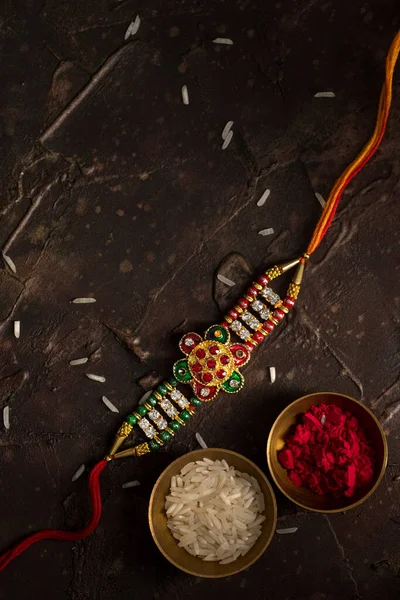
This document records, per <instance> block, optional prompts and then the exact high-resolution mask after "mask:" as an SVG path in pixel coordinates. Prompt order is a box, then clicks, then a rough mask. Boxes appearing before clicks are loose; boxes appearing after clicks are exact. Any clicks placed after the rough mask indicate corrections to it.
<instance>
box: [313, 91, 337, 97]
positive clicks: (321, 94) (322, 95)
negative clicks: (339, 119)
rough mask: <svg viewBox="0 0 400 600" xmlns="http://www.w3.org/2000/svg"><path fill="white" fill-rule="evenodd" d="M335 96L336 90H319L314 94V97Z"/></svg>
mask: <svg viewBox="0 0 400 600" xmlns="http://www.w3.org/2000/svg"><path fill="white" fill-rule="evenodd" d="M335 96H336V94H335V93H334V92H317V93H316V94H314V98H334V97H335Z"/></svg>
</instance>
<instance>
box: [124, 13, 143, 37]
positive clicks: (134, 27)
mask: <svg viewBox="0 0 400 600" xmlns="http://www.w3.org/2000/svg"><path fill="white" fill-rule="evenodd" d="M139 27H140V17H139V15H137V16H136V19H135V20H134V21H132V23H131V24H130V25H129V27H128V29H127V30H126V31H125V36H124V40H127V39H128V38H130V37H131V36H132V35H136V34H137V32H138V31H139Z"/></svg>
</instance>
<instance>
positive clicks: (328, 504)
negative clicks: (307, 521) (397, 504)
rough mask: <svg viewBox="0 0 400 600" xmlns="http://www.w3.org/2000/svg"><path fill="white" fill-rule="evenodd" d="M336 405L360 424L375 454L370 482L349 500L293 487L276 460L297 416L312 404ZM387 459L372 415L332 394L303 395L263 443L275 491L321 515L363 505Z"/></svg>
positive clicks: (286, 411)
mask: <svg viewBox="0 0 400 600" xmlns="http://www.w3.org/2000/svg"><path fill="white" fill-rule="evenodd" d="M321 403H324V404H336V405H337V406H340V408H342V409H343V410H348V411H349V412H351V413H352V414H353V415H354V416H355V417H357V419H358V420H359V422H360V425H361V427H362V428H363V429H364V431H365V433H366V434H367V436H368V438H369V440H370V441H371V443H372V444H373V446H374V448H375V451H376V467H375V474H374V477H373V479H372V481H371V482H370V483H369V484H367V485H366V486H364V487H361V488H359V489H358V490H356V492H355V494H354V496H353V497H352V498H331V497H327V496H319V495H318V494H314V493H313V492H311V491H310V490H307V489H305V488H302V487H296V486H295V485H294V484H293V483H292V482H291V481H290V479H289V477H288V475H287V471H286V469H285V468H284V467H282V465H281V464H280V462H279V460H278V452H279V451H280V450H282V448H283V446H284V445H285V441H284V440H285V438H286V437H287V435H288V433H289V431H290V429H291V428H292V427H293V426H294V425H296V424H297V423H298V422H299V418H300V416H301V415H302V414H303V413H304V412H306V411H307V410H308V409H309V408H310V407H311V406H312V405H313V404H321ZM387 459H388V448H387V442H386V437H385V434H384V432H383V429H382V427H381V425H380V423H379V421H378V420H377V418H376V417H375V416H374V415H373V414H372V412H371V411H370V410H369V409H368V408H366V407H365V406H364V405H363V404H361V402H358V401H357V400H354V398H350V396H345V395H343V394H336V393H334V392H318V393H316V394H309V395H308V396H303V397H302V398H299V399H298V400H295V401H294V402H292V404H289V406H287V407H286V408H285V409H284V410H283V411H282V412H281V414H280V415H279V417H278V418H277V419H276V421H275V423H274V424H273V426H272V429H271V431H270V434H269V437H268V443H267V460H268V466H269V470H270V471H271V475H272V477H273V479H274V481H275V483H276V485H277V486H278V488H279V489H280V490H281V492H283V493H284V494H285V496H287V497H288V498H289V500H292V502H294V503H295V504H298V505H299V506H301V507H302V508H306V509H307V510H312V511H315V512H322V513H335V512H341V511H345V510H349V509H350V508H355V507H356V506H359V505H360V504H361V503H362V502H364V501H365V500H366V499H367V498H369V496H371V494H373V492H374V491H375V490H376V488H377V487H378V485H379V484H380V482H381V480H382V477H383V475H384V473H385V469H386V465H387Z"/></svg>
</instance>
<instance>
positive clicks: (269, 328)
mask: <svg viewBox="0 0 400 600" xmlns="http://www.w3.org/2000/svg"><path fill="white" fill-rule="evenodd" d="M274 327H275V325H274V324H273V322H272V321H270V320H269V319H268V321H265V323H264V325H263V329H265V331H272V330H273V328H274Z"/></svg>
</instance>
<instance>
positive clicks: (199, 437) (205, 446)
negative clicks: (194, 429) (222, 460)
mask: <svg viewBox="0 0 400 600" xmlns="http://www.w3.org/2000/svg"><path fill="white" fill-rule="evenodd" d="M196 440H197V441H198V442H199V445H200V446H201V447H202V448H208V446H207V444H206V443H205V441H204V439H203V438H202V436H201V435H200V434H199V433H196Z"/></svg>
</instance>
